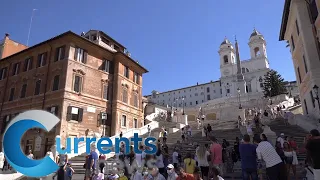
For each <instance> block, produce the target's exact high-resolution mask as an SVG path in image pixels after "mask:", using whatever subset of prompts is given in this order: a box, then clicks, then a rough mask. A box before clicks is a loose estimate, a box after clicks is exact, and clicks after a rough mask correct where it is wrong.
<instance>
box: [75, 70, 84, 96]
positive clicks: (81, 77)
mask: <svg viewBox="0 0 320 180" xmlns="http://www.w3.org/2000/svg"><path fill="white" fill-rule="evenodd" d="M77 76H78V77H79V78H80V82H79V86H80V87H79V92H77V91H75V90H74V88H75V82H76V77H77ZM82 86H83V76H81V75H79V74H74V76H73V84H72V91H73V92H76V93H81V92H82Z"/></svg>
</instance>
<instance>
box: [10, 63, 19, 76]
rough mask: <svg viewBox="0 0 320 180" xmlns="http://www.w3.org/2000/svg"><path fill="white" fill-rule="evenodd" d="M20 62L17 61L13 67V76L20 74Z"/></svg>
mask: <svg viewBox="0 0 320 180" xmlns="http://www.w3.org/2000/svg"><path fill="white" fill-rule="evenodd" d="M19 69H20V63H15V64H14V65H13V69H12V76H14V75H17V74H19Z"/></svg>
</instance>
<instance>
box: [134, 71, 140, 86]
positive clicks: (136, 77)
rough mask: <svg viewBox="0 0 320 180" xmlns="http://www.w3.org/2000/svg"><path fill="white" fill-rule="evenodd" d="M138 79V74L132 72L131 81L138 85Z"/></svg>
mask: <svg viewBox="0 0 320 180" xmlns="http://www.w3.org/2000/svg"><path fill="white" fill-rule="evenodd" d="M138 79H139V75H138V73H136V72H134V74H133V81H134V83H136V84H139V83H138Z"/></svg>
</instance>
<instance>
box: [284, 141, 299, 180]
mask: <svg viewBox="0 0 320 180" xmlns="http://www.w3.org/2000/svg"><path fill="white" fill-rule="evenodd" d="M283 152H284V156H285V158H284V162H285V164H286V168H287V177H288V179H290V170H291V169H292V172H293V175H294V177H295V179H296V180H298V176H297V169H296V166H297V165H298V164H299V162H298V158H297V154H296V152H295V151H294V150H293V149H292V148H291V146H290V145H289V143H288V142H285V143H284V144H283Z"/></svg>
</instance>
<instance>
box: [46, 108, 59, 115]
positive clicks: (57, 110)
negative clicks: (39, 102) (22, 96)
mask: <svg viewBox="0 0 320 180" xmlns="http://www.w3.org/2000/svg"><path fill="white" fill-rule="evenodd" d="M47 111H48V112H50V113H52V114H54V115H56V116H58V112H59V107H58V106H52V107H48V108H47Z"/></svg>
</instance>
